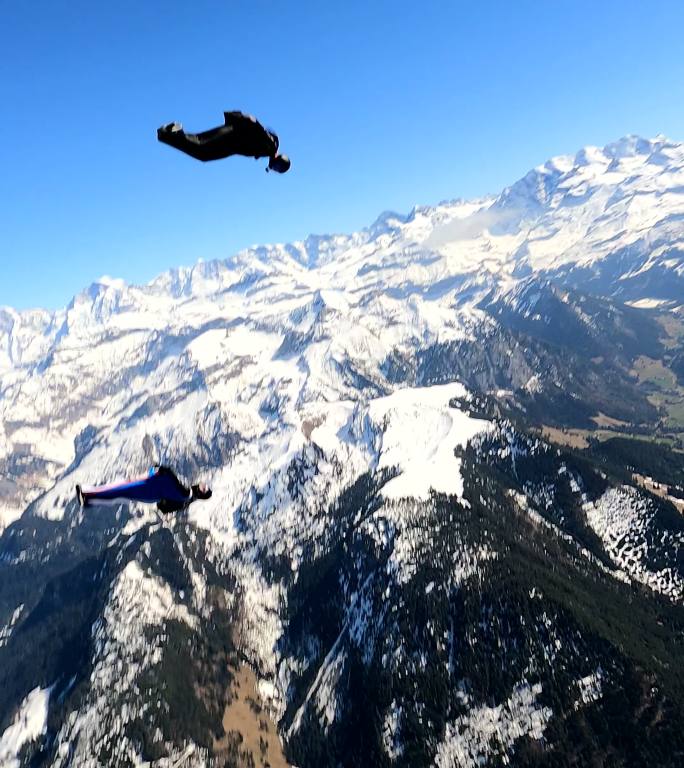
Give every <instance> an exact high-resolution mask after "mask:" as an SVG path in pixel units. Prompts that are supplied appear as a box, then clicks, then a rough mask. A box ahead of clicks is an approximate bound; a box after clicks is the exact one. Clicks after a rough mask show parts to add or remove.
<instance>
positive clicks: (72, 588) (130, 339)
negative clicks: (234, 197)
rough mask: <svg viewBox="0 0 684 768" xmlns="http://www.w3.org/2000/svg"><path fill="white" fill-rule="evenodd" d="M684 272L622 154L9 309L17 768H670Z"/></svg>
mask: <svg viewBox="0 0 684 768" xmlns="http://www.w3.org/2000/svg"><path fill="white" fill-rule="evenodd" d="M683 243H684V145H682V144H677V143H674V142H671V141H669V140H667V139H665V138H662V137H658V138H656V139H653V140H646V139H641V138H639V137H633V136H630V137H626V138H624V139H622V140H620V141H618V142H616V143H614V144H610V145H608V146H606V147H604V148H602V149H599V148H596V147H588V148H585V149H583V150H581V151H580V152H578V153H577V154H576V155H574V156H564V157H557V158H554V159H552V160H550V161H549V162H547V163H545V164H544V165H542V166H539V167H538V168H535V169H534V170H533V171H530V173H528V174H527V175H526V176H525V177H524V178H523V179H521V180H520V181H518V182H516V183H515V184H513V185H512V186H511V187H509V188H507V189H505V190H504V191H503V192H502V193H501V194H500V195H498V196H492V197H487V198H483V199H479V200H475V201H453V202H445V203H442V204H439V205H437V206H434V207H419V208H415V209H414V210H413V211H412V212H411V213H410V214H409V215H408V216H403V215H399V214H396V213H391V212H386V213H384V214H383V215H381V216H380V217H379V218H378V220H377V221H376V222H375V223H374V224H373V225H371V226H370V227H369V228H368V229H366V230H363V231H362V232H358V233H355V234H352V235H330V236H315V237H314V236H312V237H309V238H307V240H305V241H303V242H297V243H293V244H288V245H271V246H263V247H258V248H252V249H248V250H245V251H242V252H240V253H238V254H236V255H235V256H233V257H231V258H229V259H226V260H225V261H216V262H206V263H204V262H203V263H199V264H197V265H196V266H194V267H192V268H187V269H179V270H172V271H170V272H167V273H164V274H163V275H161V276H159V277H158V278H157V279H155V280H154V281H152V282H151V283H149V284H148V285H145V286H128V285H126V284H125V283H123V282H122V281H118V280H112V279H110V278H103V279H102V280H100V281H99V282H97V283H94V284H93V285H91V286H90V287H89V288H88V289H86V290H85V291H83V292H82V293H81V294H79V295H78V296H76V297H75V298H74V299H73V301H72V302H71V303H70V304H69V306H68V307H66V308H65V309H63V310H60V311H57V312H46V311H42V310H34V311H28V312H18V311H15V310H12V309H9V308H5V309H0V765H5V764H7V765H12V766H15V765H16V766H28V765H31V766H38V765H40V766H42V765H45V766H55V767H57V766H59V767H62V766H64V767H66V766H99V765H112V766H128V765H142V764H144V763H145V762H146V761H147V762H148V763H149V762H150V761H152V762H153V764H154V765H159V766H163V765H173V764H174V763H173V762H172V761H173V760H179V759H183V760H184V761H185V762H184V763H183V765H187V766H200V765H207V766H208V765H217V766H218V765H231V766H243V765H250V764H253V765H265V764H266V763H267V762H270V763H271V765H274V766H275V765H281V764H285V763H284V761H285V760H287V761H289V764H292V765H297V766H299V767H300V768H307V767H308V766H316V767H318V766H338V765H345V766H347V765H349V766H361V765H368V766H390V765H396V766H411V767H412V768H413V767H414V766H423V765H437V766H439V768H448V767H451V766H470V765H491V766H497V765H503V764H511V765H516V766H523V765H524V766H527V765H539V766H541V765H558V766H566V765H567V766H574V765H592V764H593V765H597V766H598V765H605V766H641V765H647V764H648V765H659V766H677V765H680V764H682V761H684V737H683V736H682V725H683V724H684V717H683V715H684V677H683V676H682V670H683V669H684V664H682V658H683V654H682V637H683V636H684V635H683V634H682V629H683V628H684V613H683V611H684V609H683V607H682V602H683V593H684V562H683V561H682V554H681V553H682V541H683V538H684V522H683V520H682V510H683V509H684V503H682V499H684V453H682V452H681V451H682V449H683V448H684V247H683V245H682V244H683ZM160 462H161V463H165V464H170V465H172V466H174V467H175V468H177V469H178V471H179V473H180V474H181V475H183V476H184V477H185V478H186V479H188V480H193V481H194V479H195V478H197V477H202V478H204V479H206V480H207V481H209V482H210V484H211V485H212V486H213V488H214V496H213V497H212V499H211V500H210V501H207V502H203V503H200V502H198V503H196V504H194V505H193V506H192V507H191V508H190V510H189V512H188V515H187V519H186V518H180V519H177V520H175V521H171V522H169V521H166V520H162V519H160V518H159V517H158V516H157V515H156V514H155V513H153V512H150V511H149V510H144V509H143V508H136V507H128V506H126V505H121V506H120V507H118V508H116V507H115V508H98V507H94V508H88V509H86V510H80V509H78V508H77V505H76V502H75V499H74V493H73V489H74V486H75V484H76V483H83V484H95V483H100V482H107V481H110V480H114V479H116V478H119V477H125V476H128V475H131V474H138V473H140V472H141V471H144V470H145V468H146V467H148V466H149V465H150V464H152V463H160ZM240 680H241V681H243V682H242V683H241V687H240V688H238V687H237V681H240ZM245 680H249V681H250V682H249V684H247V683H245V682H244V681H245ZM252 688H253V689H254V690H252ZM239 707H243V709H244V712H245V713H246V714H244V716H242V715H241V716H240V717H238V716H237V715H235V712H236V711H237V709H236V708H239ZM240 711H242V710H240ZM249 718H252V720H253V723H252V724H251V725H250V726H248V725H246V723H248V722H251V721H250V720H249ZM248 727H249V728H252V730H253V731H254V732H253V733H251V732H249V733H248ZM276 728H277V731H278V733H279V735H280V739H281V741H282V747H279V746H277V744H278V740H277V738H276V737H275V729H276ZM237 733H239V734H240V735H239V736H238V735H236V734H237ZM258 739H261V741H258ZM252 744H261V746H260V747H259V748H257V747H256V746H252ZM250 760H251V761H253V762H252V763H250ZM3 761H4V762H3ZM154 761H157V762H154ZM165 761H166V762H165Z"/></svg>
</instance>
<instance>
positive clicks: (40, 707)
mask: <svg viewBox="0 0 684 768" xmlns="http://www.w3.org/2000/svg"><path fill="white" fill-rule="evenodd" d="M51 690H52V689H51V688H34V689H33V690H32V691H31V693H29V695H28V696H27V697H26V698H25V699H24V700H23V701H22V702H21V705H20V706H19V711H18V712H17V714H16V715H15V716H14V720H13V722H12V725H10V726H9V728H7V729H6V730H5V732H4V733H3V734H2V735H1V736H0V765H1V766H3V768H19V753H20V752H21V749H22V747H23V746H24V745H25V744H30V743H31V742H32V741H35V739H37V738H39V737H40V736H42V735H43V734H44V733H45V732H46V731H47V717H48V704H49V702H50V691H51Z"/></svg>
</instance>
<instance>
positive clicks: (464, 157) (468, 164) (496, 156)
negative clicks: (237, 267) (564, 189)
mask: <svg viewBox="0 0 684 768" xmlns="http://www.w3.org/2000/svg"><path fill="white" fill-rule="evenodd" d="M0 13H1V16H0V18H1V20H2V21H1V24H0V51H1V52H2V53H1V54H0V103H1V104H2V119H1V120H0V157H1V159H2V166H1V171H0V275H1V277H2V279H1V280H0V305H2V304H9V305H11V306H15V307H18V308H26V307H33V306H43V307H48V308H56V307H59V306H63V305H65V304H66V303H67V302H68V301H69V300H70V299H71V297H72V296H73V294H75V293H77V292H78V291H80V290H81V289H82V288H83V287H84V286H86V285H87V284H89V283H90V282H91V281H92V280H94V279H96V278H97V277H99V276H101V275H103V274H109V275H112V276H115V277H123V278H124V279H125V280H127V281H129V282H137V283H139V282H146V281H147V280H149V279H151V278H152V277H154V276H155V275H156V274H158V273H159V272H161V271H163V270H165V269H167V268H169V267H172V266H178V265H181V264H192V263H194V262H195V261H197V260H198V259H200V258H204V259H205V260H206V259H212V258H222V257H226V256H228V255H230V254H231V253H233V252H235V251H236V250H238V249H240V248H242V247H245V246H248V245H250V244H254V243H263V242H274V241H290V240H294V239H299V238H303V237H305V236H306V235H307V234H309V233H328V232H335V231H344V232H346V231H352V230H354V229H358V228H361V227H363V226H366V225H368V224H370V223H371V222H372V221H373V220H374V219H375V218H376V216H377V215H378V214H379V213H380V212H381V211H383V210H386V209H393V210H398V211H402V212H403V211H408V210H410V208H411V207H412V206H413V205H414V204H417V203H418V204H430V203H436V202H438V201H440V200H443V199H451V198H456V197H472V196H476V195H480V194H484V193H487V192H494V191H498V190H500V189H501V188H502V187H503V186H505V185H507V184H509V183H511V182H513V181H514V180H515V179H517V178H518V177H520V176H521V175H523V174H524V173H525V172H526V171H527V170H529V168H531V167H532V166H534V165H536V164H538V163H540V162H543V161H544V160H546V159H547V158H548V157H550V156H552V155H554V154H560V153H569V152H574V151H575V150H577V149H578V148H579V147H581V146H583V145H585V144H605V143H607V142H609V141H612V140H614V139H617V138H619V137H620V136H622V135H625V134H627V133H639V134H642V135H647V136H652V135H655V134H656V133H665V134H666V135H668V136H670V137H671V138H674V139H678V140H684V99H683V98H682V97H683V95H684V94H683V93H682V91H683V83H684V57H683V56H682V41H681V30H682V29H684V3H681V2H679V1H672V2H657V0H656V1H654V2H651V1H649V2H648V3H645V2H643V0H642V1H640V2H633V1H632V0H621V1H620V2H613V1H612V0H601V2H584V1H583V0H547V1H545V0H536V1H535V2H532V1H531V0H515V1H513V0H510V1H509V0H505V1H504V0H499V1H497V2H492V1H489V2H487V1H486V0H480V1H479V2H463V1H457V0H452V2H447V1H446V0H441V1H437V0H426V1H425V2H423V3H418V2H415V0H413V2H405V1H404V0H393V1H392V2H385V1H381V0H377V1H372V0H371V1H370V2H369V1H368V0H366V1H365V2H364V1H362V0H347V1H345V2H342V0H329V2H320V0H319V1H317V2H308V1H306V2H302V1H299V2H296V1H295V0H292V1H291V2H280V0H244V1H243V0H222V1H221V2H219V1H218V0H217V1H215V2H207V1H206V0H193V2H186V3H180V2H177V1H176V0H166V2H164V3H162V2H157V1H156V0H145V2H140V0H135V2H133V1H130V0H118V2H116V3H99V2H92V0H87V1H86V0H32V1H31V2H18V1H16V0H0ZM224 109H243V110H245V111H247V112H250V113H252V114H254V115H256V116H257V117H258V118H259V119H260V120H262V121H263V122H264V123H265V124H266V125H268V126H271V127H272V128H273V129H274V130H275V131H276V132H277V133H278V134H279V135H280V139H281V148H282V150H283V151H285V152H287V153H288V154H289V155H290V156H291V158H292V161H293V167H292V171H291V172H290V173H289V174H287V175H285V176H282V177H278V176H275V175H274V174H266V173H264V170H263V169H264V166H265V162H264V161H254V160H248V159H242V158H237V159H231V160H224V161H220V162H217V163H209V164H206V165H205V164H201V163H198V162H196V161H193V160H192V159H191V158H188V157H186V156H184V155H182V154H181V153H178V152H176V151H174V150H172V149H171V148H169V147H166V146H163V145H161V144H159V143H158V142H157V141H156V129H157V127H158V126H159V125H161V124H162V123H165V122H168V121H171V120H178V121H180V122H182V123H183V125H184V127H185V128H186V129H187V130H189V131H199V130H204V129H207V128H210V127H212V126H214V125H218V124H219V123H220V122H221V120H222V111H223V110H224Z"/></svg>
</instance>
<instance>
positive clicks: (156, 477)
mask: <svg viewBox="0 0 684 768" xmlns="http://www.w3.org/2000/svg"><path fill="white" fill-rule="evenodd" d="M76 496H77V498H78V501H79V504H80V505H81V506H82V507H86V506H89V505H91V504H113V503H116V502H119V501H138V502H142V503H144V504H156V505H157V508H158V509H159V511H160V512H178V511H180V510H181V509H185V508H186V507H187V506H188V505H189V504H191V503H192V502H193V501H196V500H197V499H208V498H210V497H211V489H210V488H208V487H207V486H206V485H204V484H203V483H200V484H198V485H193V486H192V487H191V488H187V487H186V486H185V485H183V483H181V482H180V480H179V479H178V478H177V477H176V475H175V473H174V472H173V470H171V469H169V467H163V466H155V467H152V468H151V469H150V471H149V472H148V473H147V474H146V475H142V477H136V478H134V479H133V480H126V481H124V482H121V483H114V484H112V485H100V486H96V487H92V488H82V487H81V486H80V485H77V486H76Z"/></svg>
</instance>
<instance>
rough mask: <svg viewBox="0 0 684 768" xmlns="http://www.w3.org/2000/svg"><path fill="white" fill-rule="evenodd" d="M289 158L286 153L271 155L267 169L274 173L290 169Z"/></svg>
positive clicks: (285, 171)
mask: <svg viewBox="0 0 684 768" xmlns="http://www.w3.org/2000/svg"><path fill="white" fill-rule="evenodd" d="M290 165H292V163H290V158H289V157H288V156H287V155H273V157H270V158H269V159H268V170H269V171H275V172H276V173H287V172H288V171H289V170H290Z"/></svg>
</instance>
